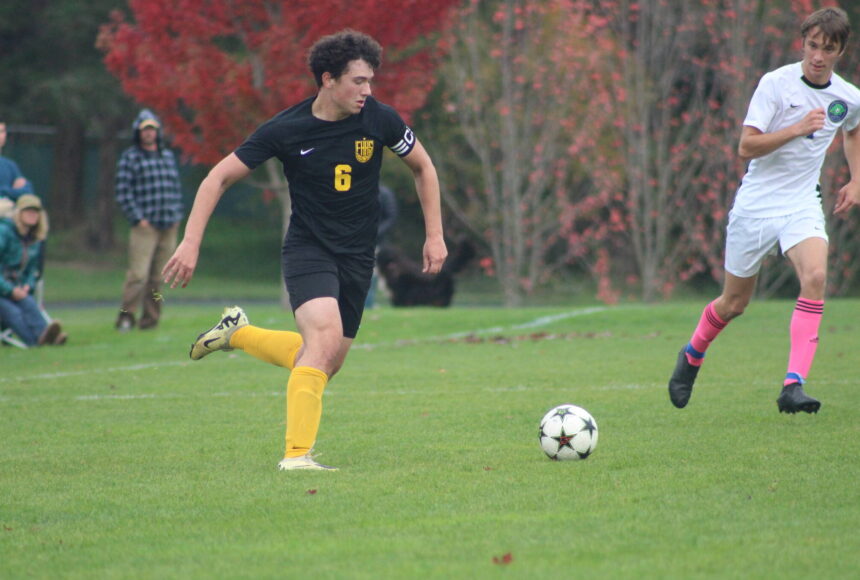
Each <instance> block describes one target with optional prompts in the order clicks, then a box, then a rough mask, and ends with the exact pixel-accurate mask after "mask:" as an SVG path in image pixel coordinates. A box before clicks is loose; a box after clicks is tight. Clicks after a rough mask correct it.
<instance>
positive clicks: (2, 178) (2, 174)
mask: <svg viewBox="0 0 860 580" xmlns="http://www.w3.org/2000/svg"><path fill="white" fill-rule="evenodd" d="M5 146H6V122H5V121H0V153H2V152H3V147H5ZM25 193H33V187H32V185H31V184H30V182H29V181H28V180H27V178H26V177H24V175H23V174H22V173H21V170H20V169H19V168H18V164H17V163H15V162H14V161H12V160H11V159H9V158H8V157H3V155H0V217H6V218H9V217H12V214H13V213H14V211H15V201H16V200H17V199H18V198H19V197H21V195H23V194H25Z"/></svg>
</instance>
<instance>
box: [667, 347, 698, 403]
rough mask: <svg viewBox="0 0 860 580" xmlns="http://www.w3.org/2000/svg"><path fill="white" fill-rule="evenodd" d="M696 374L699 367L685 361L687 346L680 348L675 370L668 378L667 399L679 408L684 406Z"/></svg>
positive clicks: (691, 390)
mask: <svg viewBox="0 0 860 580" xmlns="http://www.w3.org/2000/svg"><path fill="white" fill-rule="evenodd" d="M697 374H699V367H697V366H694V365H691V364H690V363H689V361H687V347H684V348H682V349H681V352H679V353H678V362H676V363H675V372H673V373H672V378H671V379H669V399H671V401H672V404H673V405H675V406H676V407H678V408H679V409H683V408H684V407H686V406H687V403H688V402H689V401H690V395H692V394H693V383H694V382H696V375H697Z"/></svg>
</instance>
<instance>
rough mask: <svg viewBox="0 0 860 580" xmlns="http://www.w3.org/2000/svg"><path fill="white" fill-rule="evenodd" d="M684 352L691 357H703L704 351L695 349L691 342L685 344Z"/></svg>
mask: <svg viewBox="0 0 860 580" xmlns="http://www.w3.org/2000/svg"><path fill="white" fill-rule="evenodd" d="M685 352H686V353H687V354H688V355H690V356H691V357H693V358H705V353H703V352H699V351H697V350H696V349H695V348H693V345H692V344H689V343H688V344H687V348H686V350H685Z"/></svg>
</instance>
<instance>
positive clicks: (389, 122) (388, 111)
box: [378, 103, 415, 157]
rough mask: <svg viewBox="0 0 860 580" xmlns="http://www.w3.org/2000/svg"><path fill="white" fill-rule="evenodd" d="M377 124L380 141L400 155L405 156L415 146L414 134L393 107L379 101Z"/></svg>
mask: <svg viewBox="0 0 860 580" xmlns="http://www.w3.org/2000/svg"><path fill="white" fill-rule="evenodd" d="M379 113H380V114H379V119H378V122H379V125H380V130H381V132H382V139H381V140H382V143H383V144H384V145H385V146H386V147H388V148H389V149H391V150H392V151H393V152H394V153H396V154H397V155H399V156H400V157H406V156H407V155H409V153H411V152H412V148H413V147H415V134H414V133H413V132H412V129H410V128H409V127H408V126H407V125H406V123H405V122H404V121H403V119H402V118H401V117H400V115H399V114H397V111H395V110H394V109H393V108H391V107H389V106H388V105H383V104H381V103H380V108H379Z"/></svg>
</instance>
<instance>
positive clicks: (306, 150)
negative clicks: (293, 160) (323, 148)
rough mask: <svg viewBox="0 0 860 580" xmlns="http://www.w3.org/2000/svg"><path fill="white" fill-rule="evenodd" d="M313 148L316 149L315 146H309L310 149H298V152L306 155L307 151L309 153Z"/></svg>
mask: <svg viewBox="0 0 860 580" xmlns="http://www.w3.org/2000/svg"><path fill="white" fill-rule="evenodd" d="M314 149H316V147H311V148H310V149H302V150H301V151H299V153H301V154H302V155H307V154H308V153H310V152H311V151H313V150H314Z"/></svg>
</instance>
